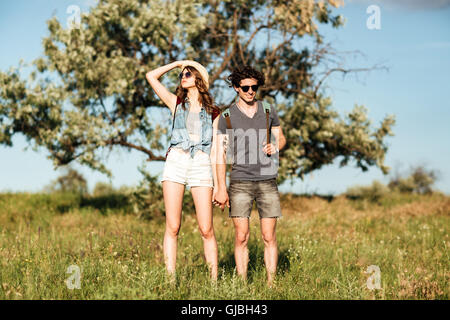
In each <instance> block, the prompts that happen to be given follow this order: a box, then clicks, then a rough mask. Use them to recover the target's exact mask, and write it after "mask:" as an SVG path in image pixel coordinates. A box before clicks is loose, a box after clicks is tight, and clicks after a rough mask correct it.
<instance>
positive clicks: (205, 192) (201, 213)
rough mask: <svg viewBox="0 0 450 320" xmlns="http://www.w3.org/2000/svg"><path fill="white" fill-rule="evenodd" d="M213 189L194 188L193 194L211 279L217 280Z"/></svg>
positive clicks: (192, 189)
mask: <svg viewBox="0 0 450 320" xmlns="http://www.w3.org/2000/svg"><path fill="white" fill-rule="evenodd" d="M212 191H213V190H212V188H210V187H192V188H191V193H192V198H193V199H194V204H195V211H196V214H197V222H198V226H199V229H200V234H201V235H202V239H203V247H204V251H205V258H206V262H207V263H208V266H209V268H210V272H211V279H212V280H214V281H215V280H217V265H218V262H217V260H218V258H217V241H216V236H215V234H214V225H213V215H212Z"/></svg>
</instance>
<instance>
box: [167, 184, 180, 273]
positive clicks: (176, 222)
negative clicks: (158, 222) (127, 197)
mask: <svg viewBox="0 0 450 320" xmlns="http://www.w3.org/2000/svg"><path fill="white" fill-rule="evenodd" d="M163 195H164V205H165V208H166V231H165V233H164V245H163V248H164V249H163V250H164V262H165V264H166V269H167V272H168V273H169V275H170V276H175V266H176V261H177V239H178V233H179V231H180V226H181V209H182V206H183V195H184V184H181V183H177V182H172V181H167V180H166V181H163Z"/></svg>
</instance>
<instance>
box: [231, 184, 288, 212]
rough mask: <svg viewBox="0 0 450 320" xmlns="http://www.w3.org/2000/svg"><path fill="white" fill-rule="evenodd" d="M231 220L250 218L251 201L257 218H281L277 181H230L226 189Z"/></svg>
mask: <svg viewBox="0 0 450 320" xmlns="http://www.w3.org/2000/svg"><path fill="white" fill-rule="evenodd" d="M228 196H229V198H230V210H229V212H230V214H229V216H230V217H231V218H238V217H239V218H250V214H251V211H252V207H253V200H255V201H256V207H257V208H258V213H259V218H281V217H282V215H281V206H280V194H279V193H278V186H277V179H276V178H273V179H268V180H261V181H246V180H232V181H231V182H230V187H229V189H228Z"/></svg>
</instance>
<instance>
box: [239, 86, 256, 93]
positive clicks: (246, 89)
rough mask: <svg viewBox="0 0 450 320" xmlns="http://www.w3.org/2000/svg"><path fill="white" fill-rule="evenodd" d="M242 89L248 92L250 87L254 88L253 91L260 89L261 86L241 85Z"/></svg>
mask: <svg viewBox="0 0 450 320" xmlns="http://www.w3.org/2000/svg"><path fill="white" fill-rule="evenodd" d="M240 87H241V89H242V91H244V92H247V91H248V89H250V87H251V88H252V90H253V92H256V91H258V88H259V86H258V85H253V86H240Z"/></svg>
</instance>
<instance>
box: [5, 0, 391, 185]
mask: <svg viewBox="0 0 450 320" xmlns="http://www.w3.org/2000/svg"><path fill="white" fill-rule="evenodd" d="M340 5H342V1H338V0H328V1H314V0H294V1H289V2H288V3H286V2H284V1H279V0H271V1H264V0H239V1H231V0H228V1H219V0H205V1H200V2H199V1H197V0H195V1H194V0H172V1H163V0H128V1H121V0H100V1H99V2H98V5H97V6H96V7H95V8H92V10H91V11H90V12H89V13H87V14H83V15H82V17H81V25H80V27H79V28H78V29H77V28H72V29H70V28H63V26H62V25H61V24H60V22H59V21H58V20H57V19H56V18H52V19H50V20H49V21H48V29H49V33H50V34H49V36H48V37H45V38H44V39H43V45H44V54H45V56H43V57H39V58H38V59H36V60H34V61H33V63H32V65H33V67H34V68H35V69H34V70H33V72H32V73H31V74H30V77H29V79H28V81H26V80H24V79H22V78H21V74H20V68H19V69H17V68H16V69H11V70H9V71H8V72H0V83H1V88H2V89H1V92H0V143H1V144H4V145H9V146H11V145H12V137H13V136H14V135H15V134H19V133H22V134H23V135H25V137H26V138H27V139H28V141H29V142H30V143H31V144H33V145H34V146H35V147H38V146H42V147H45V148H46V149H47V150H48V151H49V158H50V159H52V160H53V161H54V165H55V166H61V165H66V164H68V163H71V162H72V161H78V162H79V163H81V164H84V165H87V166H89V167H91V168H92V169H95V170H99V171H101V172H103V173H106V174H108V175H110V172H109V170H108V169H107V168H106V167H105V166H104V164H103V160H104V158H105V156H106V155H105V153H104V151H105V150H106V151H108V150H109V151H111V150H112V149H113V148H115V147H119V146H120V147H123V148H126V149H128V150H131V149H134V150H139V151H141V152H143V153H145V154H146V155H147V156H148V160H151V161H161V160H164V154H165V147H166V145H167V142H168V141H167V134H168V128H169V126H170V116H169V115H170V113H169V110H168V109H167V108H165V107H164V106H163V105H162V103H161V102H160V101H159V99H157V97H156V96H155V95H154V94H153V92H152V89H151V88H150V86H149V85H148V84H147V82H146V79H145V74H146V72H148V71H149V70H151V69H153V68H155V67H157V66H161V65H163V64H166V63H169V62H171V61H174V60H178V59H195V60H197V61H199V62H200V63H202V64H203V65H205V66H206V67H207V69H208V70H209V72H210V77H211V78H210V84H211V90H212V93H213V96H214V97H215V98H216V102H217V103H218V104H220V105H228V104H230V102H231V98H230V97H229V96H227V95H226V94H224V92H226V91H229V89H228V88H227V86H228V84H227V83H226V81H225V79H226V76H227V75H228V74H229V71H230V70H231V69H232V68H233V67H235V66H237V65H240V64H251V65H253V66H254V67H256V68H258V69H260V70H261V71H262V72H264V74H265V75H266V78H267V79H266V85H265V86H264V87H263V88H261V89H260V92H259V94H260V98H263V99H272V100H273V101H277V103H281V102H283V104H282V106H280V116H281V119H282V121H283V125H284V128H285V131H286V132H287V133H288V146H287V148H286V149H284V150H283V151H282V153H281V170H280V178H281V179H282V180H283V179H286V178H293V177H297V176H300V177H302V176H303V174H305V173H308V172H311V171H312V170H315V169H318V168H320V167H322V166H323V165H326V164H329V163H331V162H332V161H333V160H334V159H335V158H337V157H339V156H343V160H342V161H341V164H343V165H345V164H347V163H348V161H349V160H351V159H355V160H356V162H357V166H359V167H360V168H362V169H363V170H366V169H367V167H368V166H372V165H377V166H378V167H380V168H381V169H382V170H383V172H387V169H388V168H387V167H385V166H384V165H383V161H384V156H385V153H386V150H387V146H386V144H385V141H384V139H385V137H386V136H387V135H390V134H392V132H391V126H392V125H393V124H394V119H393V117H387V118H386V119H385V120H384V121H383V122H382V124H381V125H380V128H378V129H373V128H371V127H370V122H369V121H368V120H367V119H366V113H365V109H363V108H361V107H358V108H356V109H355V110H354V111H353V112H352V113H351V114H350V116H349V119H348V120H347V121H343V120H341V119H340V118H339V117H338V115H337V114H336V113H335V112H333V111H332V110H330V109H329V106H330V104H331V100H330V99H329V98H327V97H325V96H324V93H323V83H324V82H325V81H326V79H327V78H328V77H329V76H330V75H331V74H332V73H335V72H342V73H343V74H347V73H352V72H360V71H366V70H372V69H378V68H380V67H379V66H373V67H371V68H357V69H348V68H345V67H344V66H342V63H341V61H340V60H339V59H338V58H339V57H337V55H336V54H335V52H333V50H332V48H331V46H330V45H329V44H325V43H324V42H323V37H322V36H321V35H320V33H319V30H318V25H317V23H319V24H331V25H332V26H333V27H336V28H337V27H339V26H341V25H343V23H344V19H343V18H342V16H340V15H333V13H332V11H331V9H330V7H331V6H334V7H338V6H340ZM306 42H310V43H311V45H309V46H308V45H305V43H306ZM51 76H53V77H54V78H56V79H52V78H50V77H51ZM175 80H176V74H175V73H171V74H169V76H168V77H166V79H165V81H167V84H169V85H170V84H172V87H171V89H172V90H173V89H174V86H173V84H174V83H175V82H176V81H175Z"/></svg>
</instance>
